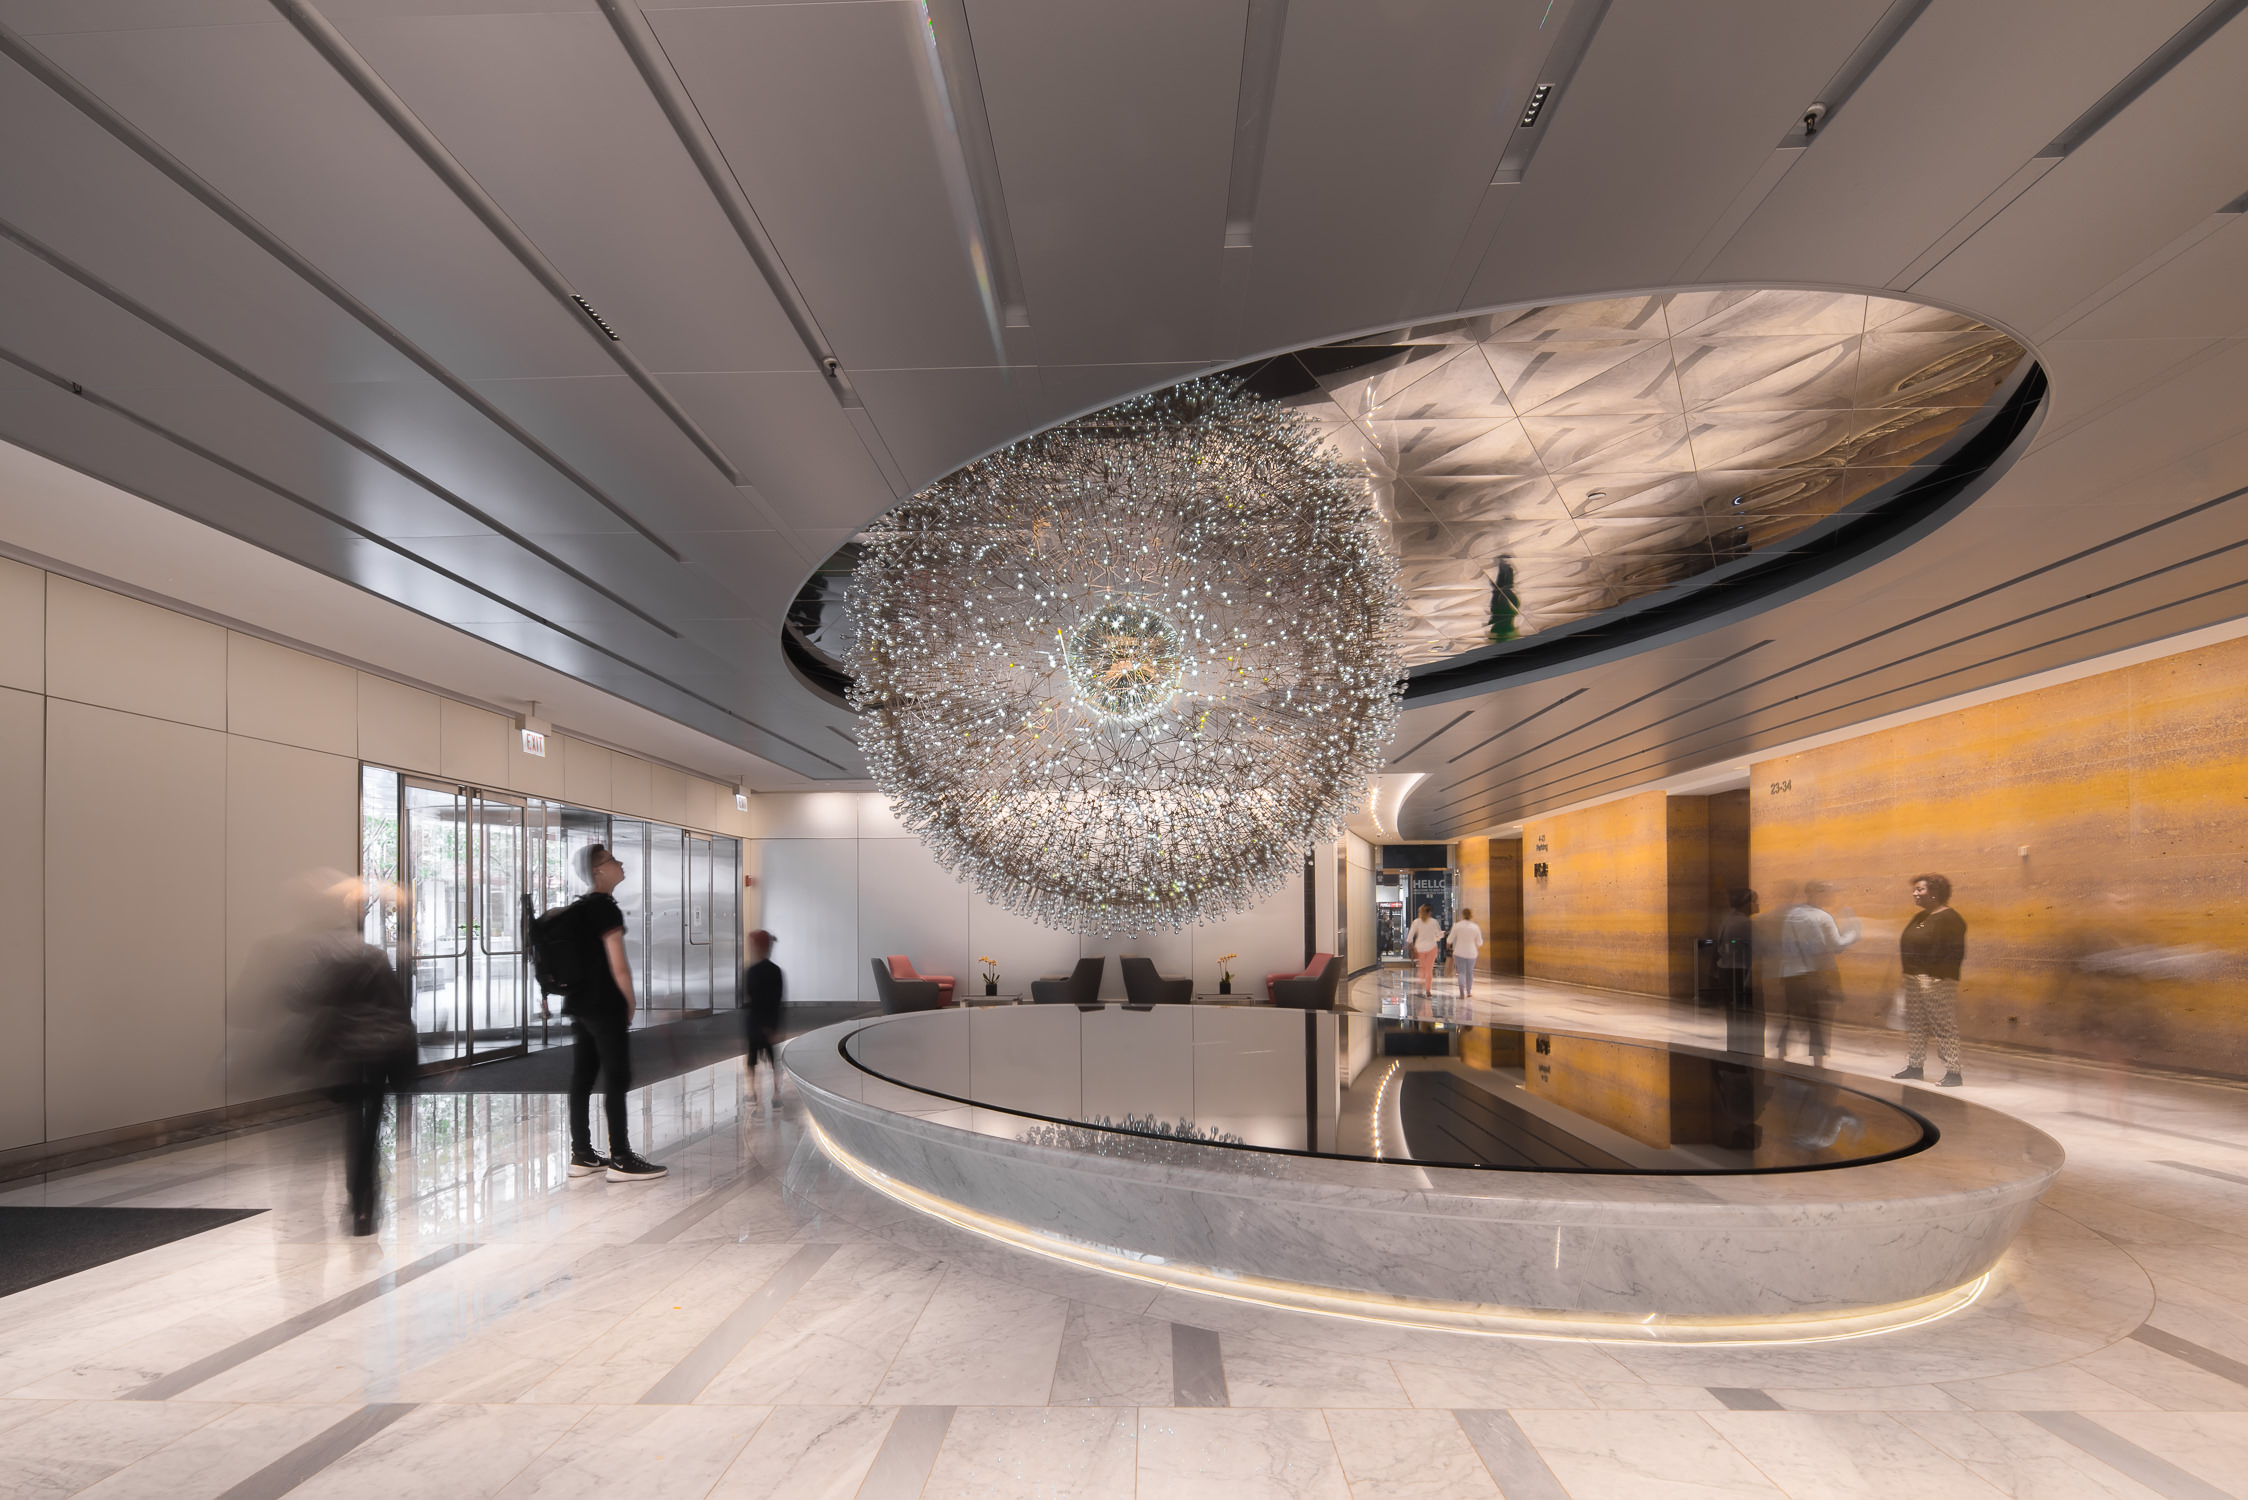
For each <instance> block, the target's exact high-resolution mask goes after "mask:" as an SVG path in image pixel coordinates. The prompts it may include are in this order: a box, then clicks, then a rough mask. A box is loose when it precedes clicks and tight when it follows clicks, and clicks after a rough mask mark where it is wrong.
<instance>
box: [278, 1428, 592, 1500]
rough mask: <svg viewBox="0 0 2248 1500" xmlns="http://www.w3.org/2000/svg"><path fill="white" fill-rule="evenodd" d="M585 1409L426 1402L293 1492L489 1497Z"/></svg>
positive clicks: (340, 1498)
mask: <svg viewBox="0 0 2248 1500" xmlns="http://www.w3.org/2000/svg"><path fill="white" fill-rule="evenodd" d="M585 1412H586V1409H585V1408H584V1407H574V1406H499V1405H459V1406H423V1407H420V1408H417V1409H416V1410H415V1411H413V1412H412V1413H411V1414H409V1415H408V1416H407V1417H405V1418H404V1419H403V1420H402V1421H400V1422H398V1423H397V1424H396V1425H394V1426H392V1427H389V1428H387V1429H386V1430H384V1431H383V1432H381V1433H380V1434H378V1435H376V1436H375V1437H373V1438H371V1439H369V1440H368V1441H367V1442H365V1443H363V1444H361V1445H360V1446H359V1447H357V1448H354V1449H352V1450H351V1452H349V1453H347V1454H345V1455H344V1456H343V1457H342V1458H339V1459H338V1460H336V1462H334V1463H333V1464H331V1465H329V1466H328V1467H327V1468H325V1469H323V1470H321V1471H320V1472H319V1473H318V1474H315V1475H313V1476H312V1477H311V1478H310V1479H308V1480H306V1481H305V1482H304V1484H302V1485H301V1486H299V1487H298V1488H297V1489H295V1490H292V1491H291V1492H290V1500H396V1497H398V1496H401V1495H444V1496H446V1497H448V1500H482V1497H484V1496H489V1495H496V1494H498V1493H499V1492H500V1491H501V1490H503V1489H505V1488H506V1487H507V1485H508V1484H509V1482H510V1481H512V1480H513V1479H514V1478H515V1477H516V1476H517V1475H518V1474H521V1473H522V1472H523V1471H524V1470H525V1469H527V1468H529V1467H530V1466H531V1464H532V1463H533V1462H535V1461H536V1460H537V1459H538V1457H539V1455H541V1454H542V1453H544V1452H546V1451H547V1449H549V1448H551V1447H552V1446H554V1444H555V1442H556V1441H557V1440H559V1439H560V1438H561V1437H562V1435H563V1434H564V1433H567V1432H568V1431H569V1430H570V1429H571V1428H572V1427H574V1426H576V1425H577V1423H578V1421H579V1419H580V1418H581V1417H583V1416H584V1415H585Z"/></svg>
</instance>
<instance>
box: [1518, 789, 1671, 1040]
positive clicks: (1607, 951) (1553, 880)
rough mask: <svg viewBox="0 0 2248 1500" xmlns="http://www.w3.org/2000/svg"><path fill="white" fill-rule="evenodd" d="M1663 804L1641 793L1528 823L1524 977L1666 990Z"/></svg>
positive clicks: (1666, 865)
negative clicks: (1541, 871) (1541, 874)
mask: <svg viewBox="0 0 2248 1500" xmlns="http://www.w3.org/2000/svg"><path fill="white" fill-rule="evenodd" d="M1667 800H1668V799H1666V798H1665V797H1664V795H1663V794H1662V793H1661V792H1642V793H1640V794H1639V795H1637V796H1633V797H1621V798H1618V799H1617V800H1616V801H1614V802H1608V803H1603V804H1602V805H1601V806H1599V807H1588V808H1585V809H1584V810H1582V811H1580V812H1573V813H1563V814H1561V815H1560V816H1558V817H1551V818H1540V819H1536V820H1534V821H1531V822H1527V823H1525V824H1524V825H1523V828H1522V860H1523V864H1524V867H1525V868H1524V874H1523V880H1522V972H1523V973H1524V974H1525V975H1527V976H1529V977H1530V978H1533V979H1554V980H1560V981H1563V982H1565V983H1569V984H1588V985H1596V986H1598V987H1600V988H1602V989H1611V990H1637V991H1639V992H1641V993H1644V994H1650V995H1667V994H1669V993H1670V985H1671V957H1670V905H1671V897H1670V857H1669V826H1668V815H1667V811H1666V809H1665V807H1664V803H1665V802H1666V801H1667ZM1541 846H1543V847H1541ZM1541 861H1542V862H1544V864H1545V865H1546V868H1547V871H1548V873H1547V875H1546V876H1545V878H1543V879H1540V878H1538V876H1537V874H1536V870H1537V866H1538V864H1539V863H1540V862H1541Z"/></svg>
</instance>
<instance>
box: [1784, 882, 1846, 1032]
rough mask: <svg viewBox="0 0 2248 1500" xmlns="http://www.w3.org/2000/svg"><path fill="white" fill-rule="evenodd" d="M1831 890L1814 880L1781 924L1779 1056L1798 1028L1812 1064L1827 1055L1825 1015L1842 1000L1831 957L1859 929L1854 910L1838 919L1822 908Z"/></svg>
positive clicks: (1831, 895) (1825, 883) (1840, 987)
mask: <svg viewBox="0 0 2248 1500" xmlns="http://www.w3.org/2000/svg"><path fill="white" fill-rule="evenodd" d="M1833 898H1834V887H1833V886H1831V885H1829V884H1828V883H1827V882H1826V881H1823V880H1814V881H1812V882H1810V883H1809V884H1808V885H1806V886H1804V887H1803V899H1802V900H1801V901H1799V902H1797V903H1796V904H1795V905H1793V906H1791V907H1789V908H1788V911H1787V916H1786V917H1784V918H1783V919H1782V920H1781V922H1780V989H1781V991H1782V993H1783V995H1784V997H1785V1000H1786V1013H1785V1014H1783V1015H1782V1016H1781V1017H1780V1040H1779V1056H1781V1057H1782V1058H1785V1057H1786V1056H1787V1046H1788V1037H1789V1036H1790V1035H1791V1034H1792V1033H1793V1032H1794V1031H1795V1030H1796V1029H1797V1028H1798V1027H1800V1028H1801V1029H1802V1031H1803V1041H1804V1045H1805V1048H1806V1050H1807V1051H1808V1052H1809V1053H1810V1057H1811V1061H1812V1062H1814V1063H1819V1062H1824V1061H1825V1060H1826V1054H1827V1015H1828V1013H1829V1012H1830V1011H1832V1010H1833V1008H1834V1007H1835V1006H1836V1005H1837V1004H1839V1003H1840V1001H1841V999H1842V976H1841V972H1840V971H1839V970H1838V969H1837V968H1836V966H1835V961H1834V960H1835V955H1836V954H1838V953H1840V952H1841V951H1842V950H1843V949H1845V948H1847V947H1849V946H1850V945H1851V944H1852V943H1855V942H1856V941H1857V940H1858V938H1859V936H1860V934H1861V931H1862V929H1861V928H1860V927H1859V925H1858V918H1857V914H1856V913H1855V912H1852V911H1851V910H1850V909H1849V908H1848V907H1844V908H1843V910H1842V915H1841V919H1840V920H1839V921H1838V920H1837V919H1836V918H1835V916H1834V914H1833V913H1831V912H1829V911H1828V910H1827V903H1828V902H1829V901H1831V900H1833Z"/></svg>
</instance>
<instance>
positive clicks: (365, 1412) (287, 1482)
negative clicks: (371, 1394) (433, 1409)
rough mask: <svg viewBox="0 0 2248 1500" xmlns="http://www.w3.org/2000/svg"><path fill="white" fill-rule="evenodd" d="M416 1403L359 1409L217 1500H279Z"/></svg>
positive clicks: (398, 1403) (292, 1449)
mask: <svg viewBox="0 0 2248 1500" xmlns="http://www.w3.org/2000/svg"><path fill="white" fill-rule="evenodd" d="M415 1405H416V1403H415V1402H412V1401H404V1402H397V1403H392V1404H386V1405H382V1406H362V1407H360V1408H359V1410H357V1411H355V1412H353V1413H352V1414H351V1415H350V1416H348V1417H345V1418H344V1419H343V1420H342V1421H341V1422H338V1423H336V1424H335V1425H334V1426H333V1427H330V1428H328V1429H326V1430H325V1431H323V1432H320V1433H317V1434H315V1435H314V1436H313V1437H312V1438H311V1439H309V1440H308V1441H306V1442H302V1443H299V1444H298V1445H297V1446H296V1447H294V1448H291V1449H290V1450H289V1451H288V1452H286V1453H284V1454H282V1455H281V1456H280V1457H279V1458H277V1459H275V1460H274V1461H273V1462H272V1463H269V1464H267V1465H266V1466H265V1467H264V1468H262V1469H260V1470H258V1471H257V1472H256V1473H255V1474H252V1475H251V1476H250V1477H249V1478H247V1479H245V1480H243V1481H242V1482H241V1483H240V1484H238V1485H236V1486H235V1487H234V1488H233V1489H230V1490H228V1491H226V1492H225V1493H224V1494H222V1495H220V1496H219V1497H218V1500H280V1497H281V1496H283V1495H286V1494H288V1493H289V1491H291V1490H293V1489H295V1488H296V1487H297V1486H298V1485H300V1484H302V1483H304V1482H305V1481H306V1480H307V1479H310V1478H311V1477H312V1476H313V1475H315V1474H317V1473H319V1472H320V1471H321V1470H322V1469H325V1468H326V1467H328V1465H330V1464H332V1463H334V1462H335V1461H336V1460H337V1459H339V1458H341V1457H343V1456H344V1455H345V1454H346V1453H349V1452H350V1451H351V1450H352V1449H354V1448H356V1447H358V1446H359V1445H360V1444H361V1443H364V1442H365V1441H367V1439H369V1438H371V1437H373V1436H374V1435H375V1434H376V1433H378V1432H380V1431H382V1430H383V1429H384V1428H385V1427H388V1426H389V1425H390V1424H391V1423H393V1422H395V1421H397V1420H398V1419H399V1418H400V1417H402V1416H404V1415H406V1413H408V1412H410V1411H412V1410H413V1409H414V1407H415Z"/></svg>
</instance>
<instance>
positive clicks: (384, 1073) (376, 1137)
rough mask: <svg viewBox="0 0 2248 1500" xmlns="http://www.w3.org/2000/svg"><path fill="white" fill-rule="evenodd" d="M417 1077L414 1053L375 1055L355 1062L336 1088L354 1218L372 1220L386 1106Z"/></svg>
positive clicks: (346, 1184) (379, 1178) (379, 1177)
mask: <svg viewBox="0 0 2248 1500" xmlns="http://www.w3.org/2000/svg"><path fill="white" fill-rule="evenodd" d="M413 1076H414V1059H413V1055H412V1054H411V1053H407V1054H403V1055H401V1056H398V1057H381V1058H371V1059H369V1060H367V1061H365V1062H361V1063H356V1064H354V1065H353V1066H352V1067H351V1069H350V1071H349V1073H348V1075H347V1076H346V1078H345V1080H344V1082H343V1084H342V1085H341V1086H340V1087H339V1088H338V1089H337V1090H336V1095H337V1099H338V1101H339V1102H340V1103H341V1104H342V1105H343V1183H344V1188H345V1189H346V1190H347V1191H348V1192H349V1193H350V1194H351V1217H352V1218H353V1220H354V1221H359V1220H371V1219H372V1218H373V1217H374V1215H375V1202H376V1199H377V1197H378V1195H379V1194H380V1192H381V1189H382V1168H381V1164H380V1163H379V1161H378V1160H377V1156H378V1153H377V1150H376V1148H377V1147H378V1146H379V1145H380V1144H381V1142H382V1116H383V1106H384V1105H385V1104H386V1103H387V1102H388V1101H389V1097H390V1095H391V1094H392V1093H393V1092H396V1093H398V1094H400V1095H403V1094H404V1093H405V1091H406V1089H407V1088H408V1087H409V1086H410V1080H411V1079H412V1078H413Z"/></svg>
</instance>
